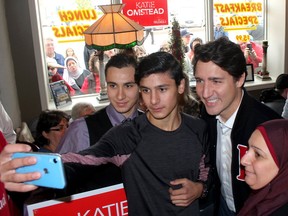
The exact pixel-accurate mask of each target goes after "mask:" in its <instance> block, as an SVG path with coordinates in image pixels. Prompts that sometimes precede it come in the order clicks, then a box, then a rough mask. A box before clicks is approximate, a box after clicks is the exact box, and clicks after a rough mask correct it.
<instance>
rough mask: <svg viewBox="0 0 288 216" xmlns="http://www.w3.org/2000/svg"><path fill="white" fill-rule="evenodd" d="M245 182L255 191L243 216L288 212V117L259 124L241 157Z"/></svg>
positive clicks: (243, 211) (243, 210)
mask: <svg viewBox="0 0 288 216" xmlns="http://www.w3.org/2000/svg"><path fill="white" fill-rule="evenodd" d="M241 164H242V165H243V166H244V167H245V182H246V183H247V184H248V185H249V186H250V188H251V189H252V190H253V193H251V195H250V196H249V198H248V199H247V200H246V202H245V203H244V206H243V208H242V209H241V211H240V212H239V214H238V215H239V216H249V215H251V216H252V215H253V216H268V215H275V216H276V215H277V216H286V215H287V211H288V184H287V181H288V120H287V119H281V120H271V121H267V122H265V123H263V124H261V125H259V126H258V127H257V128H256V129H255V131H254V132H253V133H252V135H251V137H250V139H249V150H248V151H247V152H246V154H245V155H244V156H243V157H242V159H241Z"/></svg>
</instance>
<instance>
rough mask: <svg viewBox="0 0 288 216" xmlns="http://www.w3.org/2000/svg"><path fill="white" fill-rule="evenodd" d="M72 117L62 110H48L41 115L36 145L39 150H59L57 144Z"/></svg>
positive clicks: (37, 127)
mask: <svg viewBox="0 0 288 216" xmlns="http://www.w3.org/2000/svg"><path fill="white" fill-rule="evenodd" d="M69 119H70V117H69V116H68V115H67V114H66V113H65V112H63V111H60V110H46V111H42V112H41V113H40V115H39V119H38V123H37V126H36V137H35V145H37V146H38V147H39V150H38V151H39V152H57V151H56V149H57V146H58V145H59V143H60V140H61V139H62V137H63V135H64V134H65V132H66V130H67V128H68V123H69Z"/></svg>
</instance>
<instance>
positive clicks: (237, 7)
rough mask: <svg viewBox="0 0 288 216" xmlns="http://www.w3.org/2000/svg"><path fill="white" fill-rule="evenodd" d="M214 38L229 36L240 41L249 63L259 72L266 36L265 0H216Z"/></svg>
mask: <svg viewBox="0 0 288 216" xmlns="http://www.w3.org/2000/svg"><path fill="white" fill-rule="evenodd" d="M213 11H214V16H213V20H214V39H217V38H219V37H223V36H224V37H228V38H229V39H230V40H231V41H233V42H235V43H238V44H240V46H241V49H242V51H243V52H244V55H245V58H246V61H247V64H253V67H254V70H255V71H257V70H258V69H259V67H260V66H261V62H262V58H263V49H262V42H263V40H264V39H265V38H266V37H265V13H264V12H265V2H264V0H249V1H248V0H247V1H237V0H221V1H218V0H214V2H213Z"/></svg>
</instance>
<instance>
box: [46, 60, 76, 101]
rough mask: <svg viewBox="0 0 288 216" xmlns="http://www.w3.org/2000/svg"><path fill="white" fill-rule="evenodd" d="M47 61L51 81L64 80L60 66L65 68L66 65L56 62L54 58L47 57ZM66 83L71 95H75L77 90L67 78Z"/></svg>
mask: <svg viewBox="0 0 288 216" xmlns="http://www.w3.org/2000/svg"><path fill="white" fill-rule="evenodd" d="M46 62H47V69H48V75H49V83H51V82H57V81H60V80H64V79H63V77H62V76H61V75H60V74H59V73H58V68H65V67H64V66H62V65H59V64H58V63H57V62H56V60H55V59H53V58H48V57H47V58H46ZM64 83H65V85H66V87H67V88H68V90H69V93H70V95H71V96H73V95H75V90H74V89H73V88H72V87H71V86H70V85H69V84H68V83H67V82H66V81H65V80H64ZM78 91H79V90H78ZM78 94H79V93H78Z"/></svg>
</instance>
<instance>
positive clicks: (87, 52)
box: [83, 44, 96, 70]
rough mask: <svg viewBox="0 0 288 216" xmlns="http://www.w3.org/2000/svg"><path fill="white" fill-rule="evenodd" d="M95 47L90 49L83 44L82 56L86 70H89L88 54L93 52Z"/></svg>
mask: <svg viewBox="0 0 288 216" xmlns="http://www.w3.org/2000/svg"><path fill="white" fill-rule="evenodd" d="M95 51H96V50H95V49H92V48H91V49H90V48H88V47H87V46H86V44H85V46H84V51H83V58H84V63H85V68H86V69H87V70H89V59H90V56H91V55H92V54H93V53H95Z"/></svg>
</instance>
